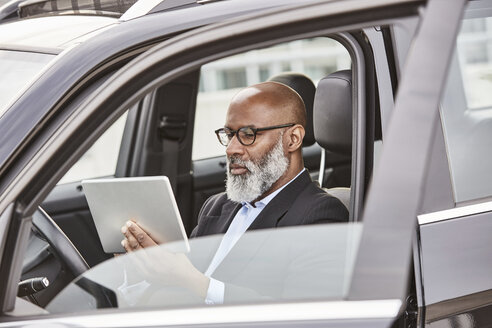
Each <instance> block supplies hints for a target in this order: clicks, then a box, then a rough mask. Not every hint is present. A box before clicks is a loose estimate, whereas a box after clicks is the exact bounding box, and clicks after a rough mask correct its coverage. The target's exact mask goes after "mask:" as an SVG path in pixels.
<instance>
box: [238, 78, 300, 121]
mask: <svg viewBox="0 0 492 328" xmlns="http://www.w3.org/2000/svg"><path fill="white" fill-rule="evenodd" d="M236 106H240V107H241V108H242V109H243V110H244V109H247V108H261V110H262V111H268V113H264V114H267V115H268V116H270V117H272V118H274V121H275V122H273V123H268V124H285V123H296V124H300V125H302V126H303V127H306V108H305V106H304V102H303V100H302V98H301V96H299V94H298V93H297V92H296V91H294V90H293V89H292V88H290V87H288V86H286V85H284V84H281V83H278V82H272V81H269V82H263V83H259V84H255V85H252V86H250V87H247V88H244V89H242V90H241V91H239V92H238V93H237V94H236V95H235V96H234V97H233V99H232V101H231V104H230V107H229V109H231V108H232V107H236ZM265 123H266V122H265Z"/></svg>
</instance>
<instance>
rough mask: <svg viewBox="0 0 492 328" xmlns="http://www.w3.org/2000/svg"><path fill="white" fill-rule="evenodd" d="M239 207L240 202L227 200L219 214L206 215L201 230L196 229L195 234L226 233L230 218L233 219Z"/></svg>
mask: <svg viewBox="0 0 492 328" xmlns="http://www.w3.org/2000/svg"><path fill="white" fill-rule="evenodd" d="M240 208H241V204H240V203H234V202H232V201H229V200H228V201H227V202H226V203H225V204H224V205H223V207H222V211H221V213H220V216H211V217H208V218H207V220H206V222H205V224H204V226H203V228H202V229H201V231H198V233H197V236H207V235H214V234H219V233H226V231H227V229H228V228H229V226H230V225H231V222H232V219H234V217H235V216H236V214H237V212H238V211H239V209H240Z"/></svg>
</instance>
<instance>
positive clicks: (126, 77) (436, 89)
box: [0, 0, 462, 326]
mask: <svg viewBox="0 0 492 328" xmlns="http://www.w3.org/2000/svg"><path fill="white" fill-rule="evenodd" d="M444 8H447V9H448V10H443V9H444ZM419 10H423V9H422V7H420V2H406V1H402V2H393V3H391V4H389V5H384V4H382V3H379V2H376V1H375V2H371V3H370V4H368V3H367V2H350V3H349V2H343V3H342V2H334V3H330V2H326V3H320V4H312V5H309V6H305V7H301V8H296V9H295V10H293V9H289V10H283V11H279V12H277V13H273V14H271V15H262V16H258V17H256V18H248V19H242V20H238V21H236V22H231V23H228V24H222V25H218V26H211V27H210V28H205V29H202V30H200V31H196V32H190V33H188V34H187V35H186V38H184V37H183V38H177V40H171V41H170V42H167V43H163V44H162V45H160V46H158V47H156V48H154V49H153V50H152V51H150V52H148V53H146V54H144V55H143V56H141V57H139V58H138V61H136V62H133V63H132V65H129V66H128V67H127V69H125V70H124V71H120V72H118V73H117V74H116V75H114V76H112V77H111V79H110V80H108V81H107V84H105V85H104V86H103V87H101V88H100V89H98V90H97V92H95V93H94V94H92V95H91V97H90V98H89V99H87V100H85V101H84V102H83V103H82V104H80V106H77V110H76V113H77V115H76V116H75V117H73V118H74V119H73V120H70V121H65V122H64V123H63V124H62V125H61V126H59V128H58V129H57V140H58V144H56V143H52V144H49V145H47V146H46V149H43V151H42V152H40V153H38V155H37V157H36V158H34V160H35V162H33V163H32V164H31V165H29V166H28V167H27V168H26V167H25V166H22V167H19V168H18V169H19V170H21V173H20V175H18V178H17V180H16V181H15V185H14V186H13V187H12V190H11V193H9V196H8V198H4V200H3V202H2V203H0V206H3V207H2V208H3V209H7V205H8V204H10V203H11V202H12V201H18V202H19V203H22V204H27V205H26V207H25V211H22V209H24V207H22V208H19V207H18V211H16V212H15V215H14V216H13V217H12V219H11V220H12V223H13V224H11V226H10V232H13V233H10V234H9V235H8V236H7V237H6V242H5V251H4V256H3V257H2V266H1V267H0V270H1V272H2V273H5V274H6V276H7V277H9V279H7V282H9V281H10V283H11V284H10V285H9V286H10V287H8V286H6V284H5V283H4V284H2V285H0V291H2V292H3V293H0V294H2V295H4V296H3V303H2V305H3V312H4V313H5V312H7V311H12V310H14V311H15V310H16V309H17V308H16V307H15V306H14V304H13V300H15V298H14V295H15V294H14V291H15V289H14V288H13V287H11V286H12V282H16V278H17V277H18V272H19V266H20V265H19V263H18V262H17V261H18V260H19V257H21V256H22V253H23V248H22V247H17V246H19V245H20V246H22V245H23V244H25V243H23V239H22V234H23V233H25V231H26V228H28V227H29V215H30V212H29V211H31V212H32V211H33V210H34V209H35V207H36V206H37V205H38V203H39V201H40V199H42V198H43V196H44V195H46V194H47V191H48V190H47V189H48V188H46V189H44V194H43V193H42V195H39V194H36V197H33V192H34V190H33V189H31V193H28V194H22V195H21V194H20V192H21V191H22V190H23V189H24V188H27V187H28V186H30V182H31V181H32V180H31V178H32V177H31V176H29V175H25V174H22V173H23V172H24V173H25V170H31V171H30V172H34V173H37V175H36V178H37V183H38V186H39V184H41V183H46V184H47V185H48V186H53V185H54V184H55V183H56V180H57V178H59V176H61V174H60V173H64V171H66V170H67V169H68V167H66V166H60V167H59V170H60V171H59V172H58V173H59V174H58V175H49V176H48V175H47V174H46V173H45V172H43V170H42V169H43V167H44V166H46V165H50V166H52V167H53V166H56V165H57V164H58V165H59V161H65V160H67V159H68V158H70V159H71V160H73V159H74V158H76V157H78V156H81V155H82V153H83V151H84V150H85V149H86V148H87V144H86V145H85V147H86V148H85V149H84V147H80V148H76V147H75V145H82V144H83V140H81V139H80V138H84V140H85V141H87V140H90V141H94V139H95V138H96V137H97V135H98V133H96V132H94V131H91V130H88V129H87V125H83V124H82V122H86V120H87V121H92V122H95V119H96V118H100V117H101V116H104V114H108V113H109V114H110V115H108V116H107V118H106V119H104V120H102V121H98V125H97V126H99V127H108V126H109V125H110V123H112V122H113V121H114V120H115V118H116V117H117V116H118V115H121V114H122V113H123V112H124V111H125V110H126V109H127V108H128V107H130V106H131V105H132V104H134V103H136V102H137V100H139V99H141V98H143V97H144V96H145V95H146V94H147V93H148V91H150V90H152V89H153V88H154V87H155V85H162V84H166V83H168V82H170V81H172V80H173V79H174V78H175V77H176V75H178V76H182V75H184V74H185V73H186V72H189V66H188V65H192V66H193V67H197V66H199V65H200V64H201V63H203V62H206V61H210V60H213V59H215V58H217V57H218V56H223V55H225V54H226V53H228V52H229V51H231V49H235V50H234V51H238V50H240V49H242V48H244V49H248V48H251V47H255V46H257V45H258V44H263V43H262V41H263V42H265V43H274V42H278V41H280V40H283V39H285V38H286V37H287V38H296V37H299V36H305V35H309V34H310V33H312V34H319V33H320V32H323V33H336V32H338V31H347V30H350V29H353V28H354V27H359V28H360V27H363V26H364V27H365V26H367V25H371V24H374V21H376V22H378V24H380V23H381V21H385V20H387V21H385V22H386V23H387V24H391V23H392V19H393V18H394V17H408V16H415V15H416V14H417V13H419V12H420V11H419ZM423 11H424V13H425V14H422V16H423V18H422V22H421V25H420V28H419V32H418V34H417V36H416V37H415V38H414V40H413V42H414V43H413V48H412V52H411V53H410V54H409V55H408V59H407V62H406V68H405V71H404V73H402V80H401V84H400V89H399V95H398V98H397V101H396V107H395V111H394V113H393V115H392V118H391V124H390V125H389V128H388V130H387V131H386V134H385V144H384V149H383V152H382V154H381V158H380V162H379V166H378V167H377V169H376V170H375V174H374V176H373V182H372V184H371V187H370V188H369V192H368V194H367V201H366V203H365V208H364V213H363V220H362V221H363V224H364V230H363V233H362V235H361V238H360V244H359V247H358V248H357V257H356V258H355V263H354V270H353V274H352V275H351V278H350V283H349V285H348V289H347V292H346V293H345V294H344V296H343V299H341V300H340V301H339V302H336V301H329V300H328V301H326V300H325V301H323V302H321V304H318V305H320V306H319V307H318V306H314V305H313V304H305V303H302V302H300V303H299V304H300V305H302V304H303V305H307V306H306V307H303V309H304V310H305V311H307V312H305V316H303V317H302V318H299V317H297V318H296V317H295V316H288V317H287V318H286V317H285V313H286V311H288V309H289V307H285V304H279V306H278V307H276V309H277V310H275V307H268V306H266V307H263V306H264V305H261V304H260V305H258V304H256V305H248V306H250V307H251V306H253V308H252V310H253V311H248V312H243V313H244V314H247V315H248V316H249V318H248V319H246V318H245V316H244V315H242V316H239V317H238V316H236V315H234V316H230V315H227V311H234V309H237V310H238V312H240V311H241V310H243V311H244V310H245V308H241V305H238V306H237V307H236V308H234V307H231V308H227V307H214V308H207V309H206V311H207V313H210V314H215V315H207V316H203V317H200V319H198V320H199V321H196V319H193V320H191V318H192V317H193V316H192V311H193V310H189V309H185V310H184V312H182V313H181V316H180V317H179V318H180V319H179V321H171V319H172V320H176V319H175V318H177V316H176V314H174V315H173V314H172V313H169V315H166V310H162V313H153V314H154V315H153V316H152V319H151V320H153V321H151V322H150V321H146V320H143V319H144V318H145V317H146V316H148V312H147V313H146V312H145V311H144V312H134V313H131V315H132V316H133V320H132V325H139V326H145V325H155V324H159V325H166V324H173V323H174V324H176V323H179V324H193V323H196V322H199V323H208V324H222V325H235V324H237V323H238V318H239V320H243V319H244V320H245V322H247V323H248V324H253V323H256V324H258V323H259V324H260V325H262V324H263V325H267V324H268V325H285V324H290V325H300V324H302V325H304V326H306V325H312V326H317V325H319V324H320V322H321V323H322V324H323V325H326V326H340V325H344V326H367V324H368V322H370V323H371V324H372V325H375V326H389V325H390V324H391V323H392V322H393V321H394V320H395V318H396V317H397V316H398V314H399V312H400V311H401V310H403V309H402V304H404V302H403V300H404V298H405V296H406V293H407V279H408V276H409V269H410V256H409V255H410V249H411V241H412V237H413V235H414V228H415V216H416V213H418V211H419V206H420V200H421V199H420V191H421V189H422V185H423V183H424V181H423V180H424V179H423V178H424V176H425V174H426V172H427V171H426V169H427V164H428V158H429V151H422V149H426V150H428V149H429V147H428V146H429V144H430V143H431V140H432V138H431V135H432V133H431V132H432V128H433V124H432V123H433V122H434V120H433V118H435V117H437V104H438V101H439V94H440V91H441V89H442V88H443V84H444V78H445V74H446V67H447V66H446V62H447V61H446V60H445V59H446V58H449V57H450V52H451V49H452V44H453V40H454V38H455V35H456V29H457V28H456V27H457V25H458V23H459V17H460V14H461V12H462V4H460V3H458V2H456V3H455V5H454V6H452V7H449V3H446V2H445V1H438V0H434V1H430V2H429V4H428V5H427V6H426V7H425V10H423ZM354 25H355V26H354ZM450 26H451V29H449V27H450ZM436 29H437V30H438V31H439V32H441V33H440V34H439V40H437V39H436V38H435V37H434V36H435V34H434V32H435V31H436ZM231 32H234V33H231ZM251 35H253V36H254V38H251V37H250V36H251ZM424 50H425V51H430V52H431V53H432V54H433V55H432V56H428V55H424V53H425V51H424ZM176 55H179V56H176ZM185 55H189V56H190V57H189V58H187V60H186V61H185V63H182V62H180V61H181V60H182V59H183V58H186V57H185ZM149 68H151V70H150V71H152V74H148V72H149V70H148V69H149ZM357 68H359V69H360V67H357ZM152 69H155V71H154V70H152ZM422 78H425V81H426V83H425V84H424V85H422V83H421V82H422V81H421V79H422ZM128 81H135V82H134V83H133V84H129V83H128ZM122 90H125V91H130V94H131V95H133V96H132V97H131V98H128V97H127V95H123V94H122V93H121V91H122ZM77 105H79V104H77ZM416 105H418V106H416ZM92 115H94V116H92ZM101 122H103V123H101ZM417 127H418V128H419V131H420V132H421V135H420V138H415V139H410V138H409V136H411V135H412V132H413V131H414V129H415V128H417ZM51 132H53V131H51ZM99 132H100V131H99ZM47 133H48V132H47ZM78 133H80V134H78ZM74 136H76V137H74ZM360 138H363V137H362V136H360ZM364 141H365V140H364ZM68 144H70V145H72V147H71V149H70V150H74V151H70V152H68V149H67V148H65V147H67V145H68ZM357 145H359V144H357ZM402 145H404V146H405V152H402ZM58 146H62V147H60V148H58ZM63 146H64V147H63ZM55 155H62V156H60V158H58V159H56V160H55V161H50V159H51V160H53V159H54V156H55ZM32 170H34V171H32ZM402 172H405V174H402ZM406 173H408V174H406ZM14 187H15V188H14ZM16 192H18V193H19V194H16ZM22 196H23V197H22ZM29 196H30V197H32V198H29ZM383 204H384V205H385V206H383ZM381 232H386V233H384V234H380V233H381ZM12 258H14V259H17V261H14V262H12V261H10V260H11V259H12ZM14 284H15V283H14ZM14 286H15V285H14ZM2 288H3V290H2ZM368 300H371V301H368ZM365 301H368V302H365ZM273 305H275V304H273ZM295 305H296V306H298V304H295ZM260 309H263V310H265V309H266V310H267V311H266V312H263V314H264V313H267V315H266V317H265V316H263V317H261V316H262V315H263V314H261V313H260V312H261V311H260ZM367 309H369V311H367ZM375 309H379V311H377V312H373V311H374V310H375ZM17 310H18V309H17ZM290 311H292V309H291V310H290ZM229 313H231V312H229ZM374 313H376V315H375V316H374V315H373V314H374ZM118 316H119V314H118ZM95 318H96V319H97V320H105V319H106V320H108V319H111V320H116V317H115V316H114V315H112V314H111V313H109V316H108V312H106V314H104V313H99V314H96V315H95V316H92V315H90V314H89V315H86V316H79V317H70V316H68V317H63V316H58V318H49V319H40V320H41V321H39V323H40V324H42V323H45V324H48V323H57V324H61V325H67V326H70V325H73V324H74V323H75V322H76V323H77V324H78V325H84V324H89V322H88V321H85V320H94V319H95ZM32 319H34V320H36V319H35V318H34V317H31V320H32ZM119 319H120V320H123V322H121V324H122V325H128V321H127V320H128V319H129V317H128V316H121V317H120V318H119ZM135 319H142V320H135ZM166 320H169V321H166ZM368 320H369V321H368ZM13 321H14V322H11V323H5V326H9V325H10V326H15V325H16V323H15V320H13ZM33 322H35V321H31V323H33ZM112 322H113V324H114V325H117V324H119V323H118V322H115V321H112ZM22 324H25V322H24V323H22Z"/></svg>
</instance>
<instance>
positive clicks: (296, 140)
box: [287, 124, 306, 153]
mask: <svg viewBox="0 0 492 328" xmlns="http://www.w3.org/2000/svg"><path fill="white" fill-rule="evenodd" d="M305 134H306V131H305V130H304V127H303V126H302V125H300V124H296V125H294V126H293V127H292V128H290V131H289V134H288V137H289V139H288V140H287V151H288V152H289V153H292V152H294V151H296V150H297V149H299V148H301V147H302V139H304V135H305Z"/></svg>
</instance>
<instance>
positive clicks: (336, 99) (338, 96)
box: [313, 70, 352, 209]
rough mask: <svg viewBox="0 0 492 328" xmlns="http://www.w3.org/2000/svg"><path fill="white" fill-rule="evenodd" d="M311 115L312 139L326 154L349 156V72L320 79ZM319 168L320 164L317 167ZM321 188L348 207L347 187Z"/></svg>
mask: <svg viewBox="0 0 492 328" xmlns="http://www.w3.org/2000/svg"><path fill="white" fill-rule="evenodd" d="M313 117H314V136H315V140H316V142H318V144H319V145H320V146H321V147H323V149H325V150H326V151H327V152H328V153H330V154H338V155H344V156H351V154H352V71H350V70H343V71H338V72H335V73H332V74H330V75H328V76H326V77H324V78H323V79H321V81H320V82H319V83H318V87H317V89H316V94H315V97H314V107H313ZM322 170H324V164H323V167H321V166H320V172H321V171H322ZM321 182H322V181H321ZM320 184H321V183H320ZM325 190H326V192H327V193H329V194H331V195H332V196H334V197H336V198H338V199H340V201H341V202H342V203H343V204H344V205H345V207H347V209H350V188H347V187H335V188H329V189H325Z"/></svg>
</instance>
